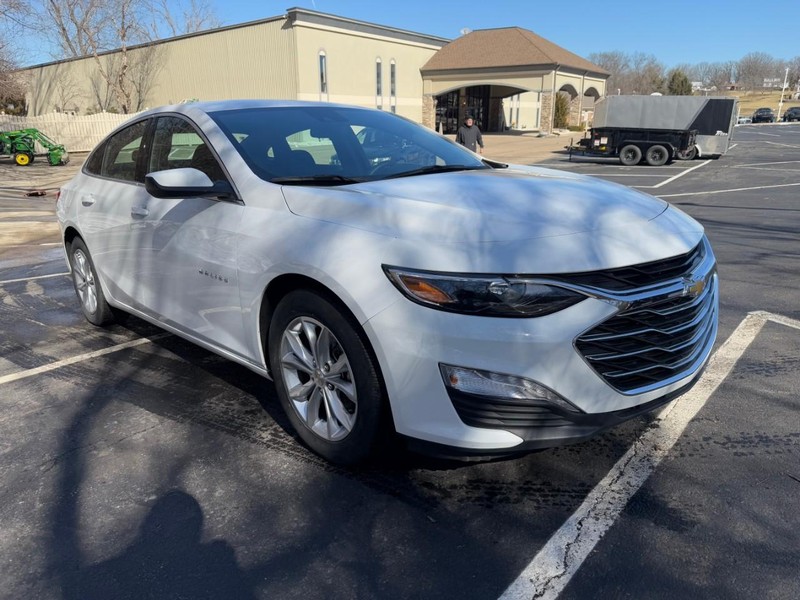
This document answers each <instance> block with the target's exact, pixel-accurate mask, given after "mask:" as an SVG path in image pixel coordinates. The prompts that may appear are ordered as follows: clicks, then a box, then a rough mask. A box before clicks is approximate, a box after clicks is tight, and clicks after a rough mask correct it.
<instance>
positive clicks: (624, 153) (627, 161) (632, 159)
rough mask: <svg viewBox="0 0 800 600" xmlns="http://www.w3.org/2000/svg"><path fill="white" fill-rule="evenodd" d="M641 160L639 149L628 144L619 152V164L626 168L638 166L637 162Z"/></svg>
mask: <svg viewBox="0 0 800 600" xmlns="http://www.w3.org/2000/svg"><path fill="white" fill-rule="evenodd" d="M641 160H642V150H641V149H640V148H639V146H635V145H633V144H628V145H627V146H623V147H622V150H620V151H619V162H621V163H622V164H623V165H625V166H626V167H632V166H633V165H638V164H639V161H641Z"/></svg>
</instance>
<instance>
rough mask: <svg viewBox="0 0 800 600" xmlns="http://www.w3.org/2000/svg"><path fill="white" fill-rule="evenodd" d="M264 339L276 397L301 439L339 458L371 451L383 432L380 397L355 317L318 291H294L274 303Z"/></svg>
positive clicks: (351, 459) (344, 461)
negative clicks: (273, 309) (266, 337)
mask: <svg viewBox="0 0 800 600" xmlns="http://www.w3.org/2000/svg"><path fill="white" fill-rule="evenodd" d="M267 344H268V353H269V361H270V367H271V370H272V375H273V378H274V380H275V387H276V389H277V392H278V397H279V398H280V401H281V404H282V406H283V409H284V411H285V412H286V414H287V416H288V417H289V420H290V421H291V423H292V426H293V427H294V429H295V431H297V434H298V435H299V436H300V438H301V439H302V440H303V442H305V443H306V445H308V446H309V447H310V448H311V449H312V450H313V451H314V452H316V453H317V454H319V455H321V456H322V457H324V458H325V459H327V460H328V461H330V462H332V463H336V464H340V465H353V464H357V463H360V462H363V461H365V460H366V459H367V458H368V457H369V456H370V455H371V454H373V451H374V450H375V449H376V447H377V446H378V444H379V442H381V441H382V437H383V439H385V436H382V435H381V434H382V433H383V432H384V429H385V426H386V422H387V410H386V402H385V400H384V394H383V386H382V385H381V378H380V374H379V369H378V367H377V364H376V360H375V358H374V357H373V355H372V353H371V352H370V350H369V348H368V346H367V341H366V338H365V337H364V336H363V333H361V329H360V327H359V325H358V323H357V322H356V321H355V319H354V318H353V317H352V316H351V315H350V314H349V313H345V312H344V310H343V309H342V310H340V309H339V308H338V307H337V305H336V304H334V302H332V301H330V300H328V299H327V298H326V297H324V296H322V295H320V294H317V293H315V292H312V291H310V290H296V291H293V292H290V293H289V294H287V295H286V296H285V297H284V298H283V299H282V300H281V301H280V302H279V303H278V305H277V307H276V308H275V313H274V314H273V316H272V321H271V323H270V328H269V336H268V341H267Z"/></svg>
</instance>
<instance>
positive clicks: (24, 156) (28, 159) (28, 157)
mask: <svg viewBox="0 0 800 600" xmlns="http://www.w3.org/2000/svg"><path fill="white" fill-rule="evenodd" d="M14 162H15V163H17V164H18V165H19V166H20V167H26V166H28V165H29V164H31V163H32V162H33V155H32V154H28V153H27V152H17V153H16V154H15V155H14Z"/></svg>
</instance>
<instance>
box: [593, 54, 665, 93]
mask: <svg viewBox="0 0 800 600" xmlns="http://www.w3.org/2000/svg"><path fill="white" fill-rule="evenodd" d="M589 60H591V61H592V62H593V63H595V64H597V65H599V66H601V67H603V68H604V69H605V70H606V71H608V72H609V73H611V77H610V78H609V79H608V82H607V83H606V90H608V92H609V93H611V94H614V93H617V90H619V93H621V94H651V93H653V92H661V93H663V92H665V91H666V77H665V69H664V65H663V64H661V63H660V62H659V61H658V60H657V59H656V57H655V56H653V55H652V54H644V53H641V52H637V53H634V54H625V53H624V52H619V51H614V52H599V53H595V54H590V55H589Z"/></svg>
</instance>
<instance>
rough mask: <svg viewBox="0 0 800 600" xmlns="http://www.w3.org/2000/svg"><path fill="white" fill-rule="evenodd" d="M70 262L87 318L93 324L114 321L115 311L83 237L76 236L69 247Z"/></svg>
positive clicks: (76, 290) (74, 283)
mask: <svg viewBox="0 0 800 600" xmlns="http://www.w3.org/2000/svg"><path fill="white" fill-rule="evenodd" d="M69 262H70V265H71V266H72V284H73V285H74V286H75V293H76V294H77V295H78V299H79V300H80V302H81V310H83V316H85V317H86V320H87V321H89V322H90V323H92V324H93V325H101V326H102V325H109V324H111V323H113V322H114V312H113V311H112V310H111V307H110V306H109V305H108V303H107V302H106V297H105V294H103V289H102V288H101V287H100V281H99V280H98V278H97V271H96V270H95V268H94V262H92V257H91V256H90V255H89V250H88V248H86V244H85V243H84V242H83V240H82V239H81V238H75V239H74V240H73V241H72V244H71V245H70V247H69Z"/></svg>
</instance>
